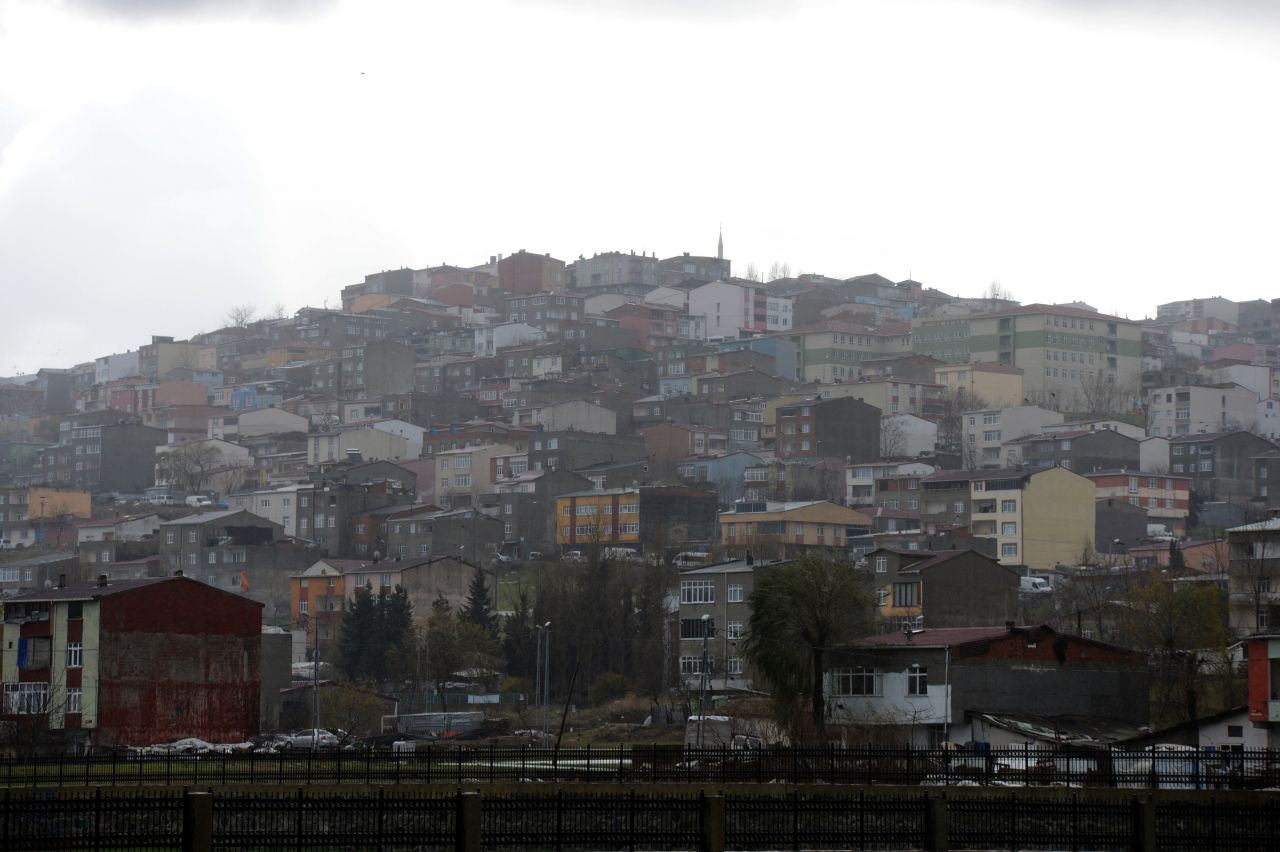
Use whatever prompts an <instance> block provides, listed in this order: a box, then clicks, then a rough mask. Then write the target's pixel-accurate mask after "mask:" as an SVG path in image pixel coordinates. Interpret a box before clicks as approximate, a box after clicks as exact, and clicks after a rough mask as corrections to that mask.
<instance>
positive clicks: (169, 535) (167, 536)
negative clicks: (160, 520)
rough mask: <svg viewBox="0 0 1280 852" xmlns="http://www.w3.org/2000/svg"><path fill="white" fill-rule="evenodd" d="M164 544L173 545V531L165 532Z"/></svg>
mask: <svg viewBox="0 0 1280 852" xmlns="http://www.w3.org/2000/svg"><path fill="white" fill-rule="evenodd" d="M164 543H165V544H173V530H166V531H165V534H164Z"/></svg>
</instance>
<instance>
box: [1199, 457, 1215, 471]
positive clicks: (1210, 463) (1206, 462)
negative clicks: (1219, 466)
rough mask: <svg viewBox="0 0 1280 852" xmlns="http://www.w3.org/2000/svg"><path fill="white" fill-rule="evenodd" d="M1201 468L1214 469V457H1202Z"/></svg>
mask: <svg viewBox="0 0 1280 852" xmlns="http://www.w3.org/2000/svg"><path fill="white" fill-rule="evenodd" d="M1200 469H1201V470H1213V459H1200Z"/></svg>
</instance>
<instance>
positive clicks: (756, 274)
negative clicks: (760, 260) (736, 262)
mask: <svg viewBox="0 0 1280 852" xmlns="http://www.w3.org/2000/svg"><path fill="white" fill-rule="evenodd" d="M742 277H743V278H746V279H747V280H748V281H759V280H760V270H759V269H757V268H756V262H755V261H754V260H752V261H748V262H747V271H746V272H745V273H743V276H742Z"/></svg>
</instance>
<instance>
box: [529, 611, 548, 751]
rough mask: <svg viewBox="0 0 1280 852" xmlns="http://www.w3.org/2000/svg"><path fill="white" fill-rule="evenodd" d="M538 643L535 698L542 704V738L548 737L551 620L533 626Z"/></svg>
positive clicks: (536, 650)
mask: <svg viewBox="0 0 1280 852" xmlns="http://www.w3.org/2000/svg"><path fill="white" fill-rule="evenodd" d="M533 629H534V631H535V633H534V636H535V637H536V639H537V644H536V645H535V646H534V652H533V653H534V664H535V666H536V669H535V672H536V673H535V675H534V685H533V692H534V700H535V701H536V702H537V703H538V704H539V705H540V706H541V711H542V712H541V716H542V739H543V740H544V741H545V740H546V738H547V708H548V705H549V703H550V697H551V687H550V683H551V622H550V621H548V622H547V623H546V624H535V625H534V627H533Z"/></svg>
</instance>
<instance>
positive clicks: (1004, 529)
mask: <svg viewBox="0 0 1280 852" xmlns="http://www.w3.org/2000/svg"><path fill="white" fill-rule="evenodd" d="M1017 534H1018V525H1017V523H1015V522H1014V521H1005V522H1004V523H1002V524H1001V525H1000V535H1017Z"/></svg>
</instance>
